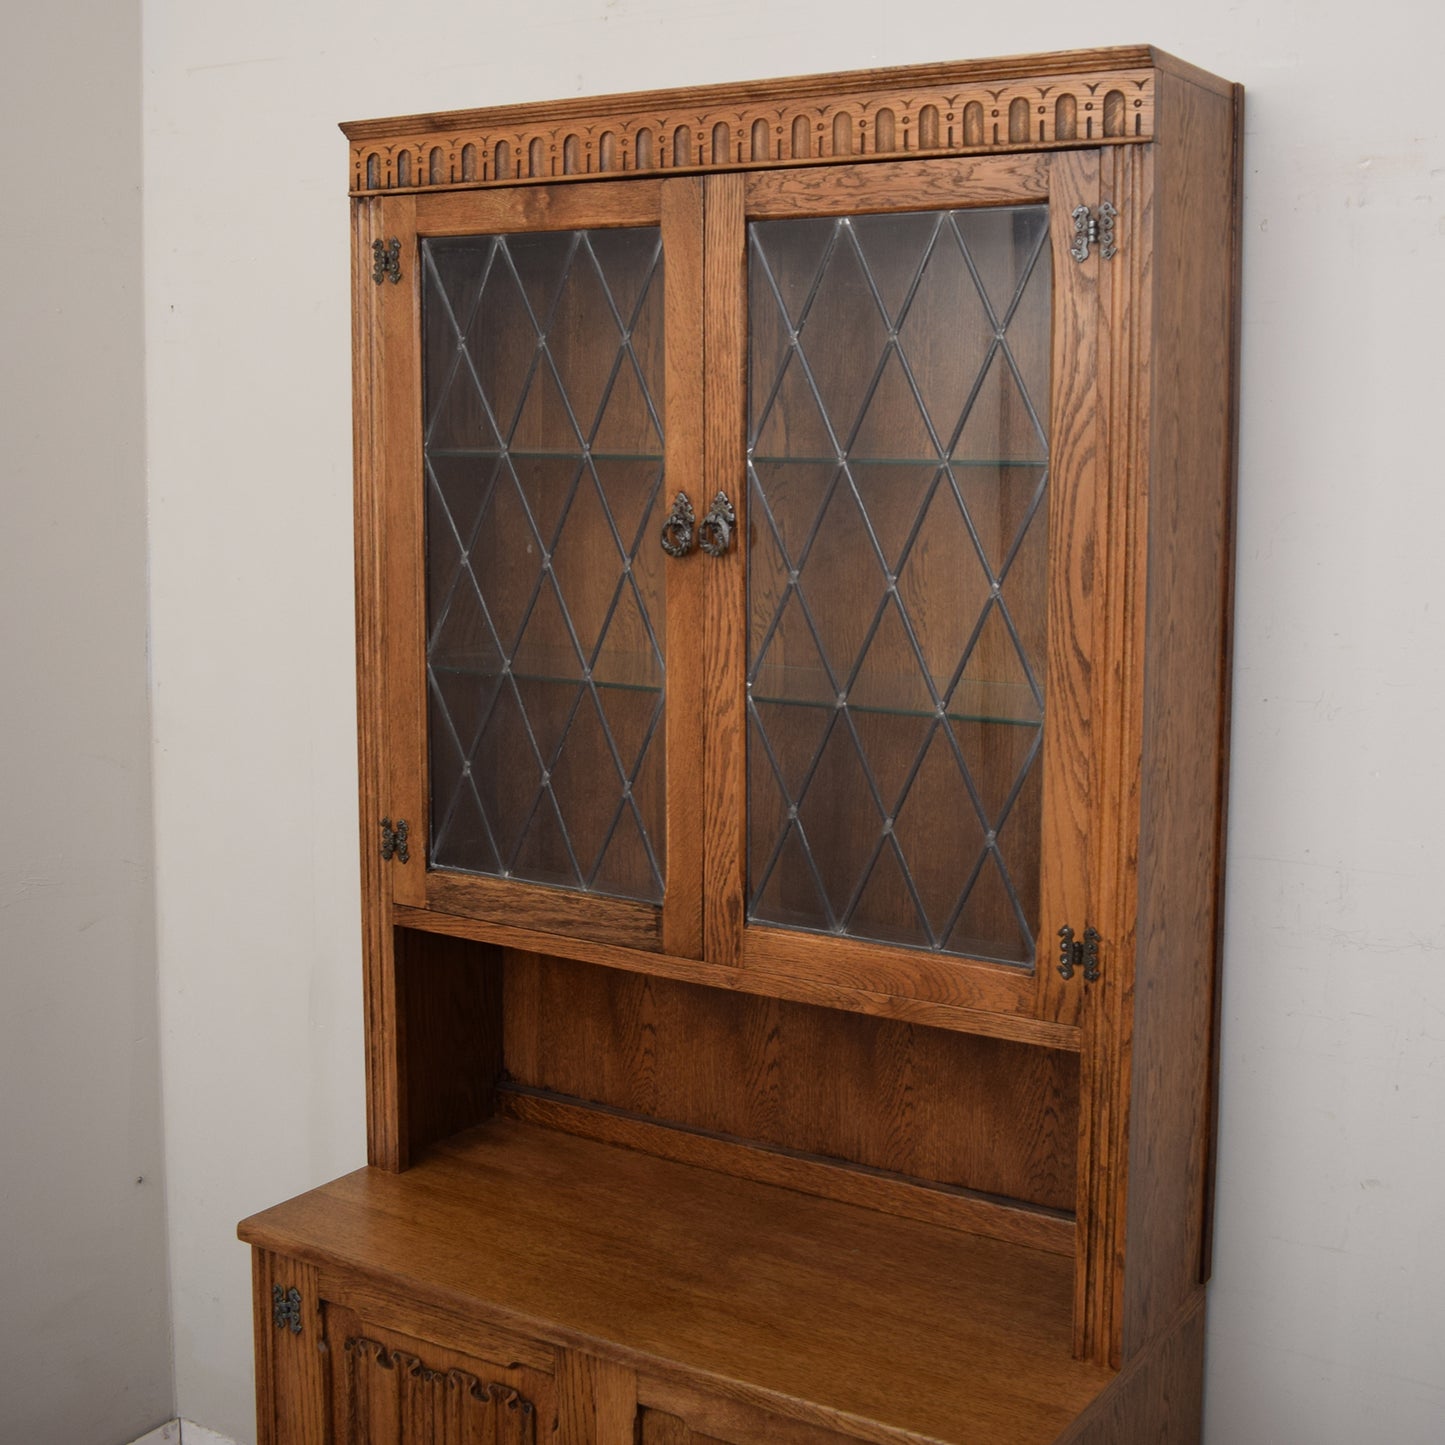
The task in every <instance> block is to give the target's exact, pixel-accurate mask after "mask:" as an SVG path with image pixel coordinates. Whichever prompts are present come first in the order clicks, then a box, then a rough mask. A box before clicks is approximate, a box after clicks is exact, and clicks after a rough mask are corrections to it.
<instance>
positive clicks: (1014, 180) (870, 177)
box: [744, 152, 1048, 220]
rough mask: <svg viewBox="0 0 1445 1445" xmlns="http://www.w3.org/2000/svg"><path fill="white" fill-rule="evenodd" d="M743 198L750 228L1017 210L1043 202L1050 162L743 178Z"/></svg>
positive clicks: (1034, 157) (903, 165) (921, 164)
mask: <svg viewBox="0 0 1445 1445" xmlns="http://www.w3.org/2000/svg"><path fill="white" fill-rule="evenodd" d="M744 194H745V196H746V201H745V206H746V209H747V215H748V219H749V220H766V219H769V218H771V217H778V216H787V217H794V216H838V215H857V214H866V213H869V212H875V211H927V210H935V209H940V208H949V207H954V206H999V205H1005V206H1007V205H1022V204H1026V203H1027V202H1029V201H1041V200H1043V199H1044V198H1045V197H1046V195H1047V194H1048V159H1047V157H1046V156H1044V155H1043V154H1042V153H1040V152H1034V153H1032V154H1029V155H1019V156H978V157H975V158H972V159H969V160H934V161H878V162H876V163H874V164H873V165H867V166H829V167H828V168H827V169H821V170H820V169H817V168H810V169H801V170H775V171H755V172H753V173H751V174H749V175H748V177H747V180H746V186H745V192H744Z"/></svg>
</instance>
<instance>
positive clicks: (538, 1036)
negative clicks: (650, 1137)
mask: <svg viewBox="0 0 1445 1445" xmlns="http://www.w3.org/2000/svg"><path fill="white" fill-rule="evenodd" d="M505 1014H506V1025H505V1028H506V1035H505V1046H504V1052H505V1058H506V1071H507V1080H508V1082H509V1083H511V1084H518V1085H522V1086H524V1087H527V1088H531V1089H536V1090H543V1091H546V1092H549V1093H553V1094H558V1095H562V1096H565V1097H567V1098H571V1099H578V1100H584V1101H590V1102H594V1103H598V1104H602V1105H606V1106H608V1107H610V1108H612V1109H620V1110H625V1111H627V1112H629V1113H631V1114H634V1115H639V1116H642V1117H644V1118H650V1119H653V1120H656V1121H659V1122H663V1123H669V1124H673V1125H676V1126H678V1127H681V1128H688V1129H693V1130H700V1131H704V1132H706V1133H710V1134H717V1135H726V1136H729V1137H730V1138H733V1139H737V1140H754V1141H757V1142H758V1143H760V1144H764V1145H772V1146H775V1147H777V1148H779V1149H789V1150H793V1151H796V1152H799V1153H802V1154H806V1155H811V1156H817V1157H827V1158H832V1159H837V1160H841V1161H845V1162H851V1163H854V1164H859V1165H863V1166H866V1167H868V1168H871V1169H876V1170H884V1171H888V1172H890V1173H893V1174H897V1175H902V1176H907V1177H910V1178H914V1179H919V1180H930V1181H936V1182H939V1183H942V1184H947V1185H954V1186H957V1187H960V1188H965V1189H970V1190H973V1191H976V1192H982V1193H987V1194H993V1195H999V1196H1003V1197H1005V1198H1012V1199H1016V1200H1020V1201H1024V1202H1028V1203H1032V1204H1037V1205H1041V1206H1044V1207H1050V1208H1054V1209H1065V1210H1067V1209H1070V1208H1071V1207H1072V1205H1073V1202H1074V1178H1075V1158H1074V1142H1075V1135H1076V1130H1077V1095H1076V1093H1075V1088H1076V1078H1077V1060H1076V1058H1075V1056H1073V1055H1071V1054H1065V1053H1056V1052H1048V1051H1045V1050H1042V1049H1035V1048H1029V1047H1026V1046H1024V1045H1021V1044H1016V1043H1010V1042H1005V1041H1001V1040H997V1039H986V1038H978V1037H970V1036H968V1035H965V1034H959V1033H951V1032H945V1031H943V1030H940V1029H930V1028H921V1027H917V1026H915V1025H912V1024H907V1023H899V1022H894V1021H891V1020H884V1019H876V1018H871V1017H868V1016H866V1015H861V1014H842V1013H837V1012H835V1011H833V1010H828V1009H820V1008H816V1007H812V1006H809V1005H807V1004H799V1003H791V1002H787V1001H781V1000H775V999H766V998H757V997H751V996H748V995H744V994H737V993H730V992H722V991H719V990H716V989H709V988H700V987H697V986H695V985H689V984H685V983H681V982H677V981H673V980H669V979H660V978H648V977H646V976H642V975H637V974H624V973H617V972H614V971H612V970H607V969H597V968H589V967H587V966H586V965H584V964H577V963H569V962H566V961H564V960H560V959H549V958H543V957H540V956H536V955H524V954H517V953H512V954H509V955H508V964H507V976H506V1008H505Z"/></svg>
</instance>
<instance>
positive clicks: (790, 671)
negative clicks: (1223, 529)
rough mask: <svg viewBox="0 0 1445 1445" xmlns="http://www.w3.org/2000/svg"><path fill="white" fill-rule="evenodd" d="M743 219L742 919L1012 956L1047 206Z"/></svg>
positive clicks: (1041, 684) (1033, 851)
mask: <svg viewBox="0 0 1445 1445" xmlns="http://www.w3.org/2000/svg"><path fill="white" fill-rule="evenodd" d="M749 235H750V244H749V326H750V332H751V341H750V348H751V350H750V359H749V380H748V467H749V487H750V495H751V506H750V508H749V531H750V536H749V547H750V552H749V561H748V591H749V599H748V611H749V653H748V713H749V743H748V916H749V919H750V920H752V921H755V922H760V923H769V924H774V925H781V926H784V927H790V928H798V929H809V930H817V931H823V932H831V933H835V934H844V935H848V936H852V937H858V938H866V939H873V940H877V941H883V942H889V943H896V944H902V945H904V946H909V947H918V948H927V949H932V950H935V951H939V952H944V953H953V954H963V955H968V956H970V957H981V958H988V959H995V960H998V961H1001V962H1007V963H1016V964H1030V963H1032V962H1033V958H1034V940H1035V937H1036V934H1037V931H1038V908H1039V851H1040V838H1039V831H1040V811H1041V793H1042V784H1041V773H1042V765H1041V761H1040V759H1041V751H1042V739H1043V727H1044V714H1045V687H1046V680H1047V679H1046V668H1045V662H1046V638H1045V621H1046V602H1047V562H1048V535H1047V529H1048V507H1047V494H1048V478H1049V446H1048V396H1049V354H1050V334H1051V328H1050V287H1051V265H1050V256H1049V252H1048V247H1047V238H1048V210H1047V207H1045V206H1014V207H1002V208H997V209H981V210H960V211H947V212H914V213H907V214H901V215H878V216H871V215H870V216H843V217H838V218H827V219H815V218H804V219H789V220H778V221H762V222H755V223H753V224H752V225H751V226H750V228H749Z"/></svg>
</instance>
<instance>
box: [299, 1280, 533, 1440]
mask: <svg viewBox="0 0 1445 1445" xmlns="http://www.w3.org/2000/svg"><path fill="white" fill-rule="evenodd" d="M322 1358H324V1359H327V1360H328V1364H329V1374H330V1391H329V1394H330V1413H331V1428H332V1432H333V1433H332V1437H331V1438H332V1439H333V1440H334V1441H335V1442H336V1445H478V1442H486V1445H536V1442H537V1441H538V1440H539V1438H540V1439H546V1438H550V1435H551V1430H550V1426H551V1420H552V1414H553V1409H554V1392H553V1388H552V1381H551V1380H550V1379H549V1378H548V1377H547V1376H546V1375H539V1374H537V1373H535V1372H532V1371H529V1370H526V1369H522V1368H510V1369H500V1368H498V1367H496V1366H493V1365H489V1364H488V1363H487V1362H485V1361H482V1360H478V1359H474V1358H472V1357H471V1356H469V1355H467V1354H464V1353H461V1352H459V1351H456V1350H453V1349H448V1348H447V1347H446V1346H444V1345H441V1344H438V1343H437V1342H435V1341H433V1340H427V1339H417V1338H412V1337H410V1336H407V1335H405V1334H401V1333H399V1332H397V1331H396V1330H394V1329H392V1328H390V1327H389V1326H378V1325H377V1324H375V1323H374V1322H373V1321H371V1320H369V1319H366V1318H365V1317H363V1316H362V1315H359V1314H357V1313H356V1312H355V1311H353V1310H350V1309H347V1308H345V1307H344V1306H339V1305H333V1304H330V1303H328V1305H327V1308H326V1354H325V1355H323V1356H322Z"/></svg>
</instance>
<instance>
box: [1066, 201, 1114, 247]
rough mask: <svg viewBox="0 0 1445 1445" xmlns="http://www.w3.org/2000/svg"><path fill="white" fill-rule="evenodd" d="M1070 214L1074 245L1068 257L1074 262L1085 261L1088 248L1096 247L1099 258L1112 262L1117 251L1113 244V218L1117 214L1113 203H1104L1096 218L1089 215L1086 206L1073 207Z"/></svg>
mask: <svg viewBox="0 0 1445 1445" xmlns="http://www.w3.org/2000/svg"><path fill="white" fill-rule="evenodd" d="M1071 214H1072V215H1073V218H1074V244H1073V245H1072V246H1070V247H1069V255H1071V256H1072V257H1073V258H1074V260H1076V261H1087V260H1088V259H1089V247H1090V246H1097V247H1098V248H1099V255H1100V257H1102V258H1103V259H1104V260H1105V261H1111V260H1113V258H1114V255H1115V253H1116V252H1117V251H1118V249H1119V248H1118V246H1116V245H1115V244H1114V218H1115V217H1116V216H1117V215H1118V214H1119V213H1118V211H1116V210H1115V209H1114V206H1113V203H1112V202H1110V201H1105V202H1104V204H1103V205H1102V206H1100V207H1099V214H1098V215H1097V216H1094V215H1091V214H1090V212H1089V208H1088V207H1087V206H1075V207H1074V209H1073V211H1072V212H1071Z"/></svg>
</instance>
